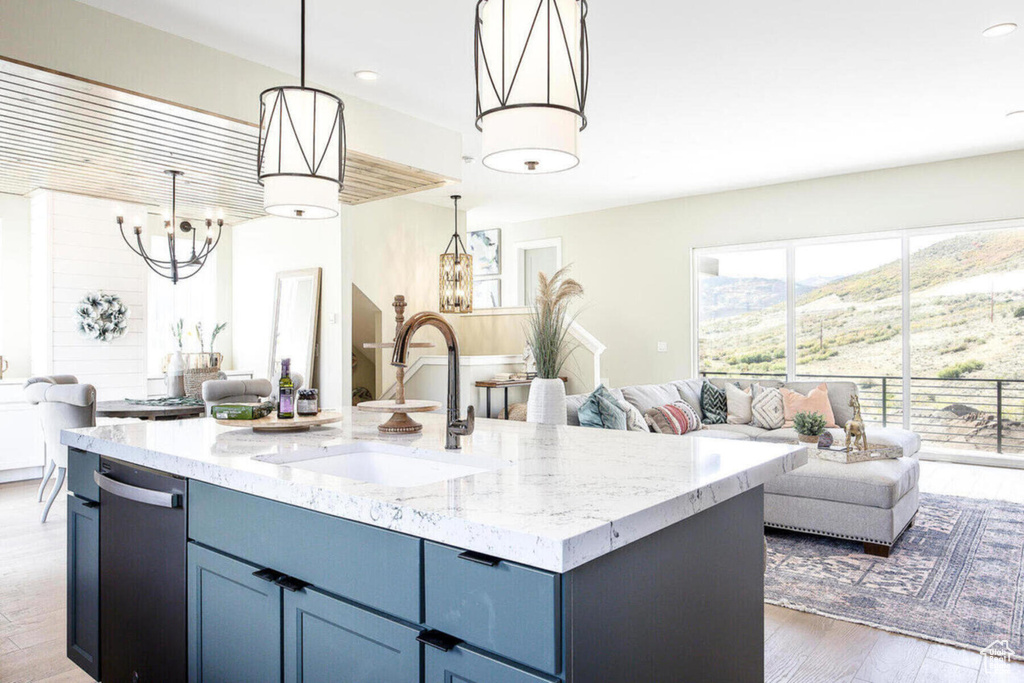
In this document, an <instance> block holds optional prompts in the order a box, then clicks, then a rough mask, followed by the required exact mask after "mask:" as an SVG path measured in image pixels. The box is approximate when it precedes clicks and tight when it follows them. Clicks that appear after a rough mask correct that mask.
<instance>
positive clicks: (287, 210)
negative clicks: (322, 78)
mask: <svg viewBox="0 0 1024 683" xmlns="http://www.w3.org/2000/svg"><path fill="white" fill-rule="evenodd" d="M301 6H302V9H301V13H302V38H301V48H300V49H301V53H302V56H301V77H300V78H301V80H300V85H299V86H293V85H285V86H280V87H276V88H269V89H267V90H264V91H263V92H262V93H260V141H259V148H258V151H257V156H258V173H259V182H260V185H262V186H263V188H264V190H263V208H264V209H265V210H266V212H267V213H270V214H273V215H275V216H285V217H289V218H333V217H334V216H337V215H338V193H339V192H340V191H341V188H342V187H343V185H344V182H345V159H346V149H345V103H344V102H342V101H341V100H340V99H339V98H338V97H336V96H334V95H332V94H331V93H329V92H324V91H323V90H317V89H315V88H307V87H306V0H301Z"/></svg>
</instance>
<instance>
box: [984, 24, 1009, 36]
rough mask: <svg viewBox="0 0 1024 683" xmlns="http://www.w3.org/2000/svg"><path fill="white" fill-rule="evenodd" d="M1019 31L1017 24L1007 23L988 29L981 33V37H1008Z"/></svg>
mask: <svg viewBox="0 0 1024 683" xmlns="http://www.w3.org/2000/svg"><path fill="white" fill-rule="evenodd" d="M1016 30H1017V24H1014V23H1013V22H1006V23H1005V24H996V25H995V26H989V27H988V28H987V29H985V30H984V31H982V32H981V35H983V36H985V37H986V38H999V37H1000V36H1008V35H1010V34H1011V33H1013V32H1014V31H1016Z"/></svg>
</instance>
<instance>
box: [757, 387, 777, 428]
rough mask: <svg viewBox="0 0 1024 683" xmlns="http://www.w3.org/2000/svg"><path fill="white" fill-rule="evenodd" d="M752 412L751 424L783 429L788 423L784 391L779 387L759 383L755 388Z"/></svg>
mask: <svg viewBox="0 0 1024 683" xmlns="http://www.w3.org/2000/svg"><path fill="white" fill-rule="evenodd" d="M750 412H751V414H752V415H753V419H752V420H751V421H750V424H752V425H754V426H755V427H760V428H761V429H782V427H783V425H785V424H786V409H785V402H784V401H783V400H782V392H781V391H779V390H778V389H772V388H768V387H762V386H760V385H758V386H757V387H756V388H755V389H754V398H753V400H752V401H751V405H750Z"/></svg>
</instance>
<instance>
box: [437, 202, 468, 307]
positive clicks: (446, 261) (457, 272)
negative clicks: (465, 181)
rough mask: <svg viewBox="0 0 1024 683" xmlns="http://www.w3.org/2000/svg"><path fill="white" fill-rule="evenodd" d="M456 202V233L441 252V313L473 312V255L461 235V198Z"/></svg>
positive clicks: (439, 303) (439, 305)
mask: <svg viewBox="0 0 1024 683" xmlns="http://www.w3.org/2000/svg"><path fill="white" fill-rule="evenodd" d="M460 199H462V197H460V196H459V195H457V194H453V195H452V200H453V201H454V202H455V234H453V235H452V238H451V239H450V240H448V246H447V248H445V251H444V253H443V254H441V270H440V280H439V284H440V292H441V297H440V301H439V302H438V310H440V311H441V313H472V312H473V257H472V256H470V254H469V252H467V251H466V245H465V244H463V243H462V238H461V237H459V200H460Z"/></svg>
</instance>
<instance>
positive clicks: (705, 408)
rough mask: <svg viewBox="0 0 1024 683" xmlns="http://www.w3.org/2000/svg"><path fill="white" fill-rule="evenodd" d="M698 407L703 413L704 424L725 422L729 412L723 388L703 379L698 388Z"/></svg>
mask: <svg viewBox="0 0 1024 683" xmlns="http://www.w3.org/2000/svg"><path fill="white" fill-rule="evenodd" d="M700 409H701V411H702V412H703V413H704V424H706V425H720V424H725V421H726V419H727V417H728V414H729V404H728V402H727V400H726V398H725V389H719V388H718V387H716V386H715V385H714V384H712V383H711V382H709V381H707V380H704V385H703V386H702V387H701V388H700Z"/></svg>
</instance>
